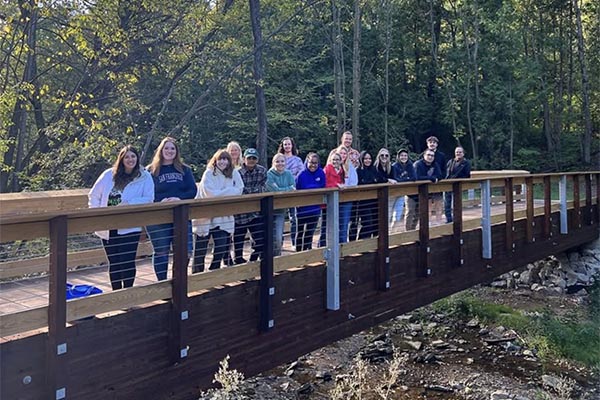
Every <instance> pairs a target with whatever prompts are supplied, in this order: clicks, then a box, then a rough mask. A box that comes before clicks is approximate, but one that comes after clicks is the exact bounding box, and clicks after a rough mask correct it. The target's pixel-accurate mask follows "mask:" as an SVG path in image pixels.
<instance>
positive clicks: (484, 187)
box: [481, 179, 492, 260]
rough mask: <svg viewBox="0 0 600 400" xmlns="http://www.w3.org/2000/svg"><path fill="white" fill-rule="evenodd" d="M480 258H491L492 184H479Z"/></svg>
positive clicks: (486, 181) (485, 182)
mask: <svg viewBox="0 0 600 400" xmlns="http://www.w3.org/2000/svg"><path fill="white" fill-rule="evenodd" d="M481 256H482V257H483V258H484V259H487V260H490V259H491V258H492V184H491V182H490V180H489V179H487V180H485V181H483V182H481Z"/></svg>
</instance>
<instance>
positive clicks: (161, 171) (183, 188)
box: [146, 136, 198, 281]
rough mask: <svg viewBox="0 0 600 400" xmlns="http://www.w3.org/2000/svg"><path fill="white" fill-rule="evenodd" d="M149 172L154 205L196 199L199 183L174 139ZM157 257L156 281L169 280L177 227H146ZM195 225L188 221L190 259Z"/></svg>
mask: <svg viewBox="0 0 600 400" xmlns="http://www.w3.org/2000/svg"><path fill="white" fill-rule="evenodd" d="M148 171H149V172H150V173H151V174H152V178H153V179H154V202H155V203H164V202H171V201H179V200H190V199H193V198H194V197H196V191H197V190H198V188H197V187H196V182H195V181H194V176H193V175H192V170H191V168H190V167H189V166H187V165H186V164H184V163H183V161H182V160H181V155H180V152H179V146H178V145H177V142H176V141H175V139H173V138H172V137H169V136H167V137H166V138H164V139H163V140H162V141H161V142H160V144H159V145H158V148H157V149H156V152H155V153H154V157H153V158H152V162H151V163H150V165H148ZM146 229H147V230H148V235H150V240H151V241H152V247H154V254H153V256H152V263H153V264H154V272H155V273H156V279H158V280H159V281H164V280H165V279H167V270H168V267H169V251H170V250H171V243H172V242H173V224H172V223H167V224H158V225H148V226H147V227H146ZM192 250H193V248H192V223H191V221H188V257H191V255H192Z"/></svg>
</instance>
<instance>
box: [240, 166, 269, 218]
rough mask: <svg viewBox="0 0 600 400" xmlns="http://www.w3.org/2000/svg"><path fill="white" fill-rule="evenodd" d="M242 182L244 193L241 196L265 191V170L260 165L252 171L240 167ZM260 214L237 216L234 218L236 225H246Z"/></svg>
mask: <svg viewBox="0 0 600 400" xmlns="http://www.w3.org/2000/svg"><path fill="white" fill-rule="evenodd" d="M239 172H240V175H241V176H242V181H244V191H243V192H242V194H253V193H263V192H266V191H267V169H266V168H265V167H263V166H262V165H259V164H256V166H255V167H254V169H253V170H252V171H250V170H248V169H247V168H246V164H244V165H242V168H240V170H239ZM259 216H260V213H256V212H253V213H248V214H239V215H236V216H235V222H236V224H247V223H248V222H250V221H252V220H253V219H254V218H256V217H259Z"/></svg>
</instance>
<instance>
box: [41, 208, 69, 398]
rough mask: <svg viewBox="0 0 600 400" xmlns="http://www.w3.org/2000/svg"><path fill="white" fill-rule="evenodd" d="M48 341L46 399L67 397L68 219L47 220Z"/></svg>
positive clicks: (62, 217)
mask: <svg viewBox="0 0 600 400" xmlns="http://www.w3.org/2000/svg"><path fill="white" fill-rule="evenodd" d="M49 228H50V260H49V261H50V264H49V273H50V275H49V287H48V292H49V296H48V341H47V346H46V387H47V396H48V397H47V398H49V399H56V400H61V399H65V398H66V397H67V368H66V366H67V360H66V357H67V356H66V353H67V350H68V349H67V342H66V329H67V328H66V323H67V232H68V231H67V217H66V216H58V217H55V218H53V219H51V220H50V226H49Z"/></svg>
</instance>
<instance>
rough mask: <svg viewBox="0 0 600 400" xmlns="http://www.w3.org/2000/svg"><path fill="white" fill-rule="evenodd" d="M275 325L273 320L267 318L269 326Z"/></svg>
mask: <svg viewBox="0 0 600 400" xmlns="http://www.w3.org/2000/svg"><path fill="white" fill-rule="evenodd" d="M274 326H275V321H273V320H272V319H270V320H269V328H272V327H274Z"/></svg>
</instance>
